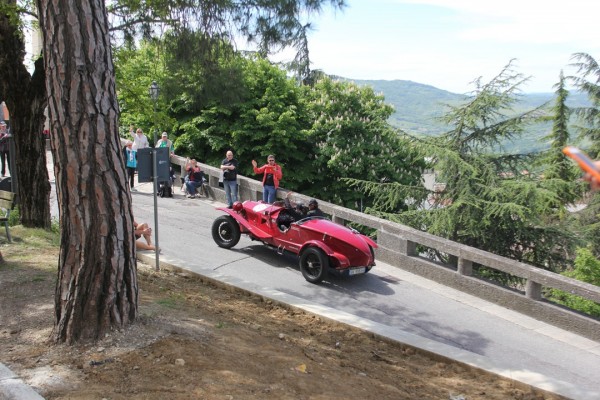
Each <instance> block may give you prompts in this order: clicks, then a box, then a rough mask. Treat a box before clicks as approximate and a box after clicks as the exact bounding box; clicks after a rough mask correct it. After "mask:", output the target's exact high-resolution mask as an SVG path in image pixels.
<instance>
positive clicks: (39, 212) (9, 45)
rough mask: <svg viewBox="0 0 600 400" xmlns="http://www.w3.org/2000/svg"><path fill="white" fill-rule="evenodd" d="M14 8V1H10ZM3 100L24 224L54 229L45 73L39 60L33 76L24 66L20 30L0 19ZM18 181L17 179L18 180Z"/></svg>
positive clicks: (0, 68) (1, 17)
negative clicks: (45, 129)
mask: <svg viewBox="0 0 600 400" xmlns="http://www.w3.org/2000/svg"><path fill="white" fill-rule="evenodd" d="M7 3H8V4H11V5H14V3H15V2H14V0H11V1H8V2H7ZM0 46H1V47H0V78H1V79H0V96H1V98H2V100H4V101H5V103H6V106H7V107H8V110H9V111H10V130H11V133H12V135H13V140H14V144H15V154H11V155H10V157H11V158H12V159H13V160H14V161H15V165H16V171H11V175H12V176H13V182H14V181H15V180H16V181H17V182H18V183H19V184H18V189H17V197H16V201H17V204H18V206H19V214H20V218H21V223H22V224H23V225H24V226H27V227H35V228H46V229H47V228H50V183H49V182H48V169H47V167H46V148H45V147H46V146H45V141H44V139H43V134H42V129H43V124H44V108H45V107H46V87H45V84H44V80H45V77H44V69H43V65H42V63H41V62H40V61H39V60H38V62H36V64H35V67H36V68H35V71H34V73H33V76H31V75H30V74H29V72H28V71H27V68H26V67H25V65H24V58H25V46H24V43H23V40H22V37H21V36H20V35H19V32H18V31H17V29H16V27H15V26H14V25H12V24H11V23H10V21H9V20H8V18H6V16H4V15H2V16H0ZM15 178H16V179H15Z"/></svg>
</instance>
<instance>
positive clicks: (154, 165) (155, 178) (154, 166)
mask: <svg viewBox="0 0 600 400" xmlns="http://www.w3.org/2000/svg"><path fill="white" fill-rule="evenodd" d="M154 125H155V126H154V144H153V145H154V148H153V149H152V176H153V179H152V181H153V182H152V183H153V185H154V253H155V259H156V270H157V271H159V270H160V267H159V260H158V257H159V256H158V253H159V252H160V250H159V248H158V170H157V160H156V99H154Z"/></svg>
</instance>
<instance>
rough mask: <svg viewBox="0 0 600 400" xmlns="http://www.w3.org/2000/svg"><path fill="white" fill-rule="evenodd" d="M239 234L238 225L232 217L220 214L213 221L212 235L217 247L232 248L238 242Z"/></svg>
mask: <svg viewBox="0 0 600 400" xmlns="http://www.w3.org/2000/svg"><path fill="white" fill-rule="evenodd" d="M240 236H241V233H240V226H239V224H238V223H237V221H236V220H235V219H234V218H233V217H231V216H229V215H222V216H220V217H219V218H217V219H215V222H213V225H212V237H213V240H214V241H215V243H216V244H217V245H218V246H219V247H223V248H224V249H230V248H232V247H233V246H235V245H236V244H238V242H239V241H240Z"/></svg>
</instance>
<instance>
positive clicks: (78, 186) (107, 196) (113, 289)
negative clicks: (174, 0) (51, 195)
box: [37, 0, 138, 344]
mask: <svg viewBox="0 0 600 400" xmlns="http://www.w3.org/2000/svg"><path fill="white" fill-rule="evenodd" d="M37 4H38V9H39V10H40V23H41V28H42V31H43V32H44V60H45V67H46V68H45V69H46V76H47V79H46V89H47V91H48V93H49V98H48V109H49V116H50V134H51V136H52V138H51V142H52V154H53V157H54V163H55V176H56V191H57V196H58V205H59V210H60V229H61V244H60V246H61V248H60V256H59V257H60V258H59V277H58V282H57V286H56V298H55V324H56V325H55V333H54V334H55V339H56V340H57V341H58V342H66V343H69V344H70V343H74V342H77V341H82V340H90V339H91V340H96V339H98V338H101V337H103V335H104V333H105V332H107V331H108V330H110V329H111V328H115V327H116V328H121V327H123V326H124V325H126V324H128V323H129V322H131V321H133V320H134V319H135V318H136V316H137V299H138V287H137V275H136V264H135V243H134V240H135V238H134V235H133V216H132V211H131V195H130V193H129V190H128V186H127V179H126V175H125V167H124V163H123V159H122V155H121V151H120V143H119V135H118V105H117V97H116V91H115V78H114V68H113V63H112V55H111V52H110V43H109V32H108V21H107V16H106V9H105V7H104V1H103V0H80V1H77V2H75V3H73V2H72V1H69V0H38V1H37ZM75 5H76V6H75Z"/></svg>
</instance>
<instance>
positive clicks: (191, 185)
mask: <svg viewBox="0 0 600 400" xmlns="http://www.w3.org/2000/svg"><path fill="white" fill-rule="evenodd" d="M185 186H186V187H187V191H188V194H189V195H190V196H193V195H195V194H196V188H198V187H199V186H202V182H194V181H187V182H186V183H185Z"/></svg>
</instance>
